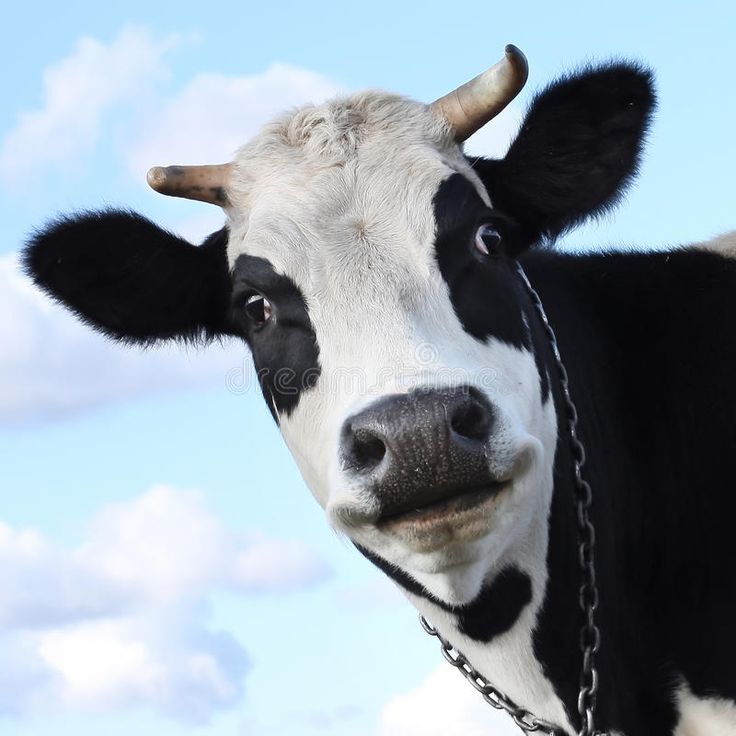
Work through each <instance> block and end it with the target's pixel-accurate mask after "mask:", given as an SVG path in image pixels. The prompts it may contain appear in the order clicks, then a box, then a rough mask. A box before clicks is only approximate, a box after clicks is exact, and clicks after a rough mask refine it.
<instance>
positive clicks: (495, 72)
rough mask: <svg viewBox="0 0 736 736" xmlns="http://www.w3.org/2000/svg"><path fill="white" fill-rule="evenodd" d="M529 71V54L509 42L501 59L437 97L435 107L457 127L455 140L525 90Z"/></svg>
mask: <svg viewBox="0 0 736 736" xmlns="http://www.w3.org/2000/svg"><path fill="white" fill-rule="evenodd" d="M528 75H529V66H528V64H527V61H526V56H524V54H523V53H522V52H521V51H520V50H519V49H517V48H516V46H512V45H511V44H509V45H508V46H507V47H506V55H505V56H504V58H503V59H501V61H499V62H498V63H497V64H495V65H494V66H492V67H491V68H490V69H488V71H485V72H483V73H482V74H479V75H478V76H477V77H475V78H474V79H471V80H470V81H469V82H466V83H465V84H463V85H462V86H461V87H458V88H457V89H455V90H453V91H452V92H450V93H449V94H447V95H445V96H444V97H440V98H439V100H435V101H434V102H433V103H432V105H431V107H432V109H433V110H436V111H437V112H438V113H439V114H440V115H442V116H443V117H444V118H445V120H447V122H448V123H450V125H451V126H452V127H453V128H454V129H455V140H456V141H457V142H458V143H461V142H462V141H464V140H466V139H468V138H469V137H470V136H471V135H473V133H475V131H476V130H478V129H479V128H481V127H483V126H484V125H485V124H486V123H487V122H488V121H489V120H490V119H491V118H493V117H495V116H496V115H498V113H500V112H501V110H503V109H504V107H506V105H508V104H509V102H511V100H513V99H514V97H516V95H518V94H519V92H521V88H522V87H523V86H524V84H525V82H526V78H527V76H528Z"/></svg>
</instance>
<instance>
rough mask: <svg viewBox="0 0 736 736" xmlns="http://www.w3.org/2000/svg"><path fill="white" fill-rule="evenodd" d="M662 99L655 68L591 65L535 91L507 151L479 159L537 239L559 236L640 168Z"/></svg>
mask: <svg viewBox="0 0 736 736" xmlns="http://www.w3.org/2000/svg"><path fill="white" fill-rule="evenodd" d="M655 105H656V102H655V94H654V88H653V80H652V74H651V72H650V71H648V70H646V69H644V68H642V67H640V66H637V65H635V64H628V63H616V64H609V65H607V66H603V67H598V68H587V69H585V70H583V71H582V72H579V73H576V74H574V75H572V76H570V77H566V78H563V79H561V80H558V81H556V82H554V83H553V84H551V85H550V86H549V87H547V89H545V90H544V91H542V92H541V93H539V94H538V95H537V96H536V97H535V99H534V100H533V101H532V104H531V106H530V108H529V110H528V112H527V115H526V117H525V118H524V121H523V123H522V126H521V129H520V131H519V133H518V136H517V137H516V139H515V140H514V142H513V143H512V144H511V147H510V148H509V151H508V153H507V154H506V157H505V158H503V159H501V160H487V159H477V160H475V161H473V166H474V168H475V170H476V171H477V172H478V174H479V176H480V177H481V179H482V180H483V182H484V184H485V186H486V188H487V189H488V193H489V196H490V197H491V202H492V203H493V205H494V207H498V208H499V209H500V210H502V211H505V212H507V213H509V214H510V215H512V216H513V217H514V219H516V220H517V221H518V222H519V223H520V224H521V225H522V226H523V227H524V229H525V230H526V231H527V232H526V233H525V234H526V236H527V238H528V240H529V241H532V242H533V241H536V240H539V239H553V238H555V237H556V236H557V235H559V234H560V233H561V232H563V231H565V230H567V229H569V228H571V227H573V226H575V225H577V224H579V223H580V222H582V221H583V220H585V219H586V218H588V217H595V216H596V215H600V214H602V213H603V212H605V211H606V210H608V209H609V208H611V207H612V206H613V205H615V204H616V203H617V201H618V200H619V198H620V197H621V195H622V194H623V192H624V191H625V189H626V187H627V185H628V184H629V183H630V182H631V180H632V178H633V177H634V176H635V175H636V173H637V169H638V165H639V160H640V155H641V150H642V145H643V142H644V139H645V137H646V133H647V129H648V127H649V123H650V120H651V115H652V112H653V110H654V107H655Z"/></svg>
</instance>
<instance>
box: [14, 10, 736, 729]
mask: <svg viewBox="0 0 736 736" xmlns="http://www.w3.org/2000/svg"><path fill="white" fill-rule="evenodd" d="M691 8H692V6H691V5H690V4H689V3H688V4H685V3H681V4H677V3H671V2H670V3H649V4H646V5H645V4H643V3H634V2H629V1H627V2H621V3H616V4H609V5H606V6H601V5H600V4H594V3H590V2H585V3H567V4H565V5H564V7H560V6H553V5H550V4H548V3H538V4H536V5H531V4H529V3H525V4H520V3H517V4H514V5H513V6H511V4H506V7H504V6H502V5H501V4H492V3H488V2H486V3H477V2H468V3H465V4H463V6H462V13H459V12H457V13H456V12H455V9H454V8H451V7H449V6H448V5H446V4H440V3H432V2H423V3H405V4H401V5H400V4H398V3H395V2H394V3H389V2H373V3H371V4H370V5H367V4H366V5H362V6H353V5H347V4H332V3H324V2H311V3H309V4H305V3H296V2H281V3H278V4H270V5H269V6H268V7H266V4H264V3H258V4H256V3H251V2H238V3H236V2H227V1H223V2H219V3H212V4H209V5H208V6H206V7H205V6H203V5H202V3H164V2H161V3H155V4H152V3H150V2H146V3H143V2H137V1H133V2H130V1H129V2H127V3H124V4H119V5H117V6H114V7H108V8H102V7H101V6H100V5H99V4H97V3H90V2H67V3H64V5H63V9H61V6H59V7H58V8H56V7H55V8H54V10H53V12H50V11H49V6H48V5H46V4H41V3H36V2H26V3H22V4H14V5H13V7H12V9H8V8H6V9H4V10H3V11H2V18H0V21H1V22H0V55H1V56H2V58H1V59H0V61H1V62H2V68H3V70H4V74H3V99H2V102H1V103H0V193H1V196H0V222H1V223H2V230H1V232H2V238H1V239H0V500H1V501H2V503H1V505H0V734H3V736H5V735H8V736H16V735H17V736H20V735H21V734H22V735H23V736H31V735H32V736H45V735H46V734H49V735H50V734H54V736H59V734H62V735H63V734H67V733H69V734H72V733H73V734H75V736H88V735H89V736H91V735H92V734H95V735H96V734H98V733H100V732H104V733H109V734H113V735H114V734H118V733H119V734H123V733H125V734H129V733H130V732H131V731H135V732H137V733H139V734H141V736H147V735H148V734H154V733H155V734H156V736H168V735H169V734H172V735H173V734H176V735H179V734H182V735H184V734H186V735H189V734H200V733H207V734H215V736H218V735H219V734H223V735H224V734H235V735H236V736H246V735H247V736H267V735H268V736H270V734H277V733H278V734H281V733H285V732H289V733H294V734H300V735H302V734H303V735H304V736H311V735H312V734H326V735H327V736H332V735H336V734H338V733H340V734H342V733H344V732H346V731H349V732H350V733H352V734H355V736H398V735H399V734H401V736H413V734H417V736H418V734H420V733H421V734H422V735H423V736H427V735H429V736H432V734H434V733H437V734H439V733H444V734H447V733H460V732H463V733H465V734H476V733H477V734H481V733H486V732H489V729H491V728H495V729H496V730H495V733H498V734H504V733H514V731H513V730H512V729H511V728H510V726H509V725H508V724H507V723H506V722H505V721H503V720H500V721H499V720H498V718H497V717H496V714H495V713H493V712H490V709H487V708H484V707H483V704H482V703H479V702H477V700H476V699H475V698H474V693H472V691H470V689H469V688H466V687H465V686H464V683H462V682H460V681H459V678H457V676H456V675H455V673H454V672H451V671H449V668H445V669H447V670H448V671H447V672H445V669H442V667H441V663H440V657H439V653H438V652H437V650H436V647H435V645H434V643H433V642H431V641H429V640H425V636H424V635H423V634H422V633H421V632H420V630H419V627H418V625H417V624H416V620H415V615H414V613H413V611H412V609H411V608H410V607H409V605H408V604H406V603H404V601H403V600H402V599H401V596H400V595H399V594H398V593H396V592H395V591H394V590H393V589H392V587H391V586H390V584H388V583H386V582H384V581H383V579H382V578H381V577H380V575H378V574H377V573H375V572H374V571H373V570H372V569H371V568H370V566H369V565H368V564H367V563H366V562H364V561H363V560H362V559H361V558H360V557H359V555H357V554H356V553H355V552H354V551H353V550H352V549H350V547H349V545H347V544H346V543H345V542H344V541H342V540H339V539H337V538H336V537H335V536H334V535H333V534H332V533H331V532H330V531H329V530H328V528H327V526H326V524H325V522H324V519H323V518H322V515H321V512H320V510H319V508H318V507H317V505H316V504H315V503H314V502H313V500H312V499H311V496H310V495H309V493H308V491H307V490H306V488H305V487H304V485H303V483H302V481H301V479H300V478H299V476H298V473H297V471H296V470H295V468H294V466H293V464H292V462H291V460H290V458H289V456H288V453H287V451H286V450H285V448H284V447H283V446H282V443H281V440H280V438H279V436H278V432H277V429H276V427H275V426H274V425H273V423H272V421H271V419H270V417H269V415H268V413H267V411H266V409H265V406H263V405H262V402H261V399H260V396H259V395H258V393H257V392H256V391H255V390H253V387H252V382H251V374H250V373H249V366H248V357H247V354H246V353H245V351H244V350H243V349H242V348H241V347H240V346H237V345H229V346H225V347H224V348H213V349H212V350H210V351H207V352H202V353H197V352H193V351H191V350H190V351H184V350H182V349H178V348H169V349H163V350H152V351H148V352H145V353H142V352H138V351H132V352H131V351H125V350H123V349H122V348H119V347H117V346H113V345H109V344H107V343H105V342H104V341H103V340H102V339H101V338H98V337H96V336H95V335H93V334H92V333H90V332H88V331H87V330H85V329H84V328H81V327H79V326H78V325H76V323H74V321H73V320H72V319H70V318H69V317H67V316H66V315H65V314H63V313H62V312H61V311H60V310H58V309H57V308H55V307H53V306H51V305H49V304H48V303H47V302H46V301H44V300H43V299H41V298H40V297H39V296H38V295H37V294H35V292H34V291H33V290H32V289H30V287H29V285H28V284H27V283H26V282H25V281H24V279H23V278H22V277H21V276H20V275H19V274H18V272H17V268H16V264H15V260H14V254H15V252H16V251H17V249H18V247H19V246H20V244H21V243H22V242H23V240H24V238H25V237H26V236H27V234H28V233H29V232H30V231H31V230H32V229H33V228H34V227H36V226H38V225H40V224H42V223H43V222H44V221H46V220H47V219H49V218H51V217H53V216H54V215H56V214H58V213H61V212H66V211H69V210H74V209H92V208H98V207H104V206H107V205H122V206H128V207H134V208H136V209H138V210H140V211H141V212H143V213H144V214H146V215H148V216H149V217H151V218H153V219H155V220H156V221H158V222H160V223H161V224H163V225H165V226H167V227H170V228H172V229H175V230H178V231H179V232H182V233H184V234H185V235H187V236H190V237H192V238H197V237H201V236H202V235H204V234H205V233H207V232H208V231H209V230H211V229H214V228H216V227H218V223H219V221H220V220H221V216H220V215H219V213H218V211H217V210H216V208H212V207H207V206H206V205H201V204H196V203H190V202H183V201H178V200H169V199H165V198H162V197H158V196H156V195H155V194H153V193H152V192H150V191H149V190H148V189H147V188H146V186H145V183H144V178H143V174H144V172H145V169H146V168H147V167H148V166H149V165H153V164H160V163H162V164H167V163H174V162H176V163H190V162H191V163H200V162H201V163H207V162H219V161H223V160H227V159H228V158H229V156H230V154H231V153H232V150H233V149H234V148H235V147H236V146H237V145H238V144H240V143H242V142H245V140H246V139H247V138H248V137H249V136H251V135H253V133H254V132H255V131H256V130H257V128H258V126H259V125H260V124H261V123H263V122H265V120H266V119H268V117H269V116H271V115H273V114H275V113H277V112H279V111H280V110H282V109H284V108H286V107H289V106H292V105H294V104H299V103H303V102H305V101H308V100H310V99H313V100H315V101H317V100H318V99H319V98H322V97H324V96H325V95H330V94H333V93H335V92H337V91H340V90H355V89H360V88H364V87H382V88H386V89H390V90H392V91H397V92H401V93H404V94H408V95H411V96H413V97H416V98H418V99H423V100H430V99H433V98H434V97H437V96H439V95H441V94H443V93H445V92H446V91H448V90H449V89H451V88H452V87H454V86H456V85H457V84H458V83H460V82H462V81H465V80H466V79H468V78H470V77H471V76H474V75H475V74H477V73H478V72H479V71H481V70H482V69H484V68H485V67H487V66H489V65H490V64H492V63H493V62H495V61H496V59H497V58H498V57H499V56H500V54H501V52H502V49H503V46H504V44H505V43H507V42H513V43H516V44H517V45H518V46H520V47H521V48H522V49H523V50H524V51H525V52H526V53H527V56H528V58H529V61H530V68H531V74H530V81H529V85H528V89H527V90H526V91H525V92H524V93H523V95H522V97H521V99H520V101H519V102H518V103H514V105H512V107H511V108H510V109H509V111H508V113H505V114H504V116H503V118H502V119H500V120H497V121H495V122H494V124H492V125H491V126H489V128H488V129H487V130H484V131H482V132H481V133H480V134H478V136H477V137H476V138H477V139H476V140H473V141H471V143H470V144H469V145H470V146H471V147H472V149H473V150H474V151H477V152H484V151H486V152H492V153H493V152H498V151H500V150H502V149H503V146H504V145H505V144H506V143H507V142H508V140H509V136H510V135H512V133H513V130H514V126H515V125H516V124H517V123H518V120H519V118H520V115H521V112H522V111H523V109H524V105H525V103H526V102H527V101H528V99H529V96H530V94H531V92H532V91H533V90H534V89H535V88H539V87H540V86H542V85H544V84H545V83H547V82H548V81H550V80H551V79H552V78H553V77H554V76H555V75H557V74H559V73H561V72H563V71H565V70H567V69H570V68H571V67H573V66H575V65H580V64H581V63H584V62H587V61H595V60H598V59H607V58H610V57H613V56H616V57H631V58H635V59H638V60H640V61H642V62H644V63H647V64H649V65H651V66H652V68H653V69H654V70H655V73H656V76H657V84H658V90H659V97H660V106H659V112H658V115H657V120H656V123H655V125H654V127H653V130H652V133H651V138H650V144H649V147H648V149H647V154H646V158H645V161H644V164H643V166H642V172H641V177H640V179H639V181H638V183H637V184H636V186H635V188H634V189H633V190H632V192H631V193H630V196H629V197H628V198H627V200H626V202H625V203H624V204H623V206H622V207H621V208H620V209H619V211H617V212H616V214H615V215H614V216H612V217H609V218H607V219H606V220H604V221H603V222H600V223H596V224H594V225H591V226H587V227H585V228H583V229H581V230H580V231H578V232H577V233H574V234H572V235H571V236H570V237H569V238H568V239H567V241H566V246H567V247H582V246H584V247H599V246H601V245H610V246H627V247H642V246H654V247H662V246H665V245H667V244H675V243H683V242H689V241H692V240H698V239H705V238H708V237H712V236H714V235H716V234H718V233H721V232H724V231H726V230H729V229H732V228H733V227H734V225H735V224H736V222H735V220H736V218H735V217H734V213H735V212H736V208H735V207H734V205H735V204H736V187H735V186H734V174H733V172H734V171H736V152H735V150H734V145H733V143H732V136H733V133H732V129H733V120H734V119H736V96H734V94H733V83H732V77H733V59H732V43H733V36H734V31H736V9H734V7H733V5H732V3H727V2H725V1H724V2H720V3H719V2H710V3H703V4H701V5H700V6H699V7H698V9H697V11H695V10H692V9H691ZM396 653H401V655H402V656H403V658H402V660H401V661H399V662H398V663H397V660H396ZM466 690H467V691H466ZM448 713H452V714H453V717H454V718H455V720H448V717H449V716H448Z"/></svg>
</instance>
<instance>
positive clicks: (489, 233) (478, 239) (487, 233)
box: [474, 222, 501, 256]
mask: <svg viewBox="0 0 736 736" xmlns="http://www.w3.org/2000/svg"><path fill="white" fill-rule="evenodd" d="M500 245H501V235H500V233H499V232H498V230H496V228H495V227H493V225H490V224H488V223H487V222H486V223H483V224H482V225H480V226H479V227H478V229H477V230H476V231H475V242H474V246H475V249H476V250H477V251H478V252H479V253H481V254H482V255H484V256H491V255H495V254H496V253H497V252H498V249H499V246H500Z"/></svg>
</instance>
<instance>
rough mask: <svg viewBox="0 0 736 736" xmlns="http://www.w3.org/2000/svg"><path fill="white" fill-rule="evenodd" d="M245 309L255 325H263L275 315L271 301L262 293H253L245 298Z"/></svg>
mask: <svg viewBox="0 0 736 736" xmlns="http://www.w3.org/2000/svg"><path fill="white" fill-rule="evenodd" d="M243 310H244V311H245V314H246V316H247V317H248V319H249V320H250V321H251V323H252V324H253V325H254V326H255V327H262V326H263V325H264V324H266V322H268V320H269V319H271V317H272V316H273V307H272V306H271V302H269V301H268V299H266V297H265V296H263V295H262V294H257V293H253V294H251V295H250V296H249V297H248V298H247V299H246V300H245V304H244V306H243Z"/></svg>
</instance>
